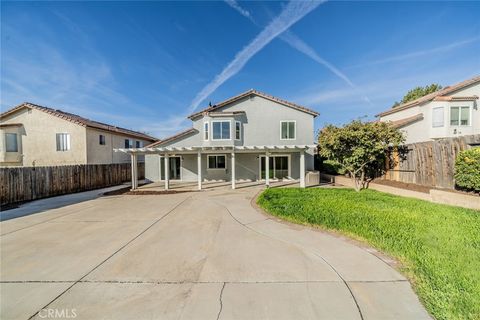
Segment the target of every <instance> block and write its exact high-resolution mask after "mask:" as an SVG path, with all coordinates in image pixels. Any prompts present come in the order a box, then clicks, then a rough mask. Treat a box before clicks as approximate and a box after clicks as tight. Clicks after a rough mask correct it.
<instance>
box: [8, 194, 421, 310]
mask: <svg viewBox="0 0 480 320" xmlns="http://www.w3.org/2000/svg"><path fill="white" fill-rule="evenodd" d="M258 190H259V189H255V188H246V189H242V190H236V191H231V190H225V189H219V190H211V191H205V192H197V193H191V194H176V195H162V196H118V197H105V198H100V199H96V200H92V201H88V202H84V203H81V204H77V205H72V206H68V207H64V208H60V209H55V210H51V211H50V212H45V213H44V214H42V215H41V216H30V217H23V218H19V219H14V220H10V221H5V222H2V223H1V224H0V226H1V227H2V229H3V230H2V233H3V234H4V235H2V237H1V249H2V266H1V274H0V279H1V282H2V283H1V290H2V292H1V293H2V297H6V298H5V299H2V302H1V303H2V305H1V310H2V311H1V318H2V319H9V318H11V319H14V318H15V319H18V318H25V319H28V318H29V317H30V316H33V317H36V318H38V319H40V318H41V315H42V314H41V313H40V314H38V312H39V311H40V312H42V309H43V308H46V309H54V310H70V311H71V310H73V309H74V310H75V314H76V319H96V318H104V319H133V318H135V319H144V318H149V319H151V318H161V319H268V318H270V319H429V316H428V314H427V313H426V311H425V310H424V308H423V306H422V305H421V304H420V302H419V301H418V299H417V297H416V295H415V294H414V293H413V291H412V289H411V287H410V284H409V282H408V281H407V280H406V279H405V278H404V277H403V276H402V275H400V274H399V273H398V272H397V271H395V270H394V269H393V268H392V267H391V266H389V265H388V264H386V263H385V262H383V261H382V260H381V259H379V258H377V257H376V256H375V255H373V254H371V253H369V252H367V251H366V250H364V249H362V248H360V247H357V246H355V245H353V244H352V243H350V242H348V241H346V240H344V239H341V238H338V237H334V236H332V235H329V234H326V233H324V232H321V231H317V230H311V229H309V228H306V227H302V226H297V225H287V224H284V223H279V222H277V221H275V220H273V219H269V218H268V217H266V216H264V215H263V214H261V213H259V212H257V211H256V209H255V208H253V207H252V206H251V204H250V201H251V200H252V198H253V197H254V195H255V194H256V193H257V192H258ZM5 230H7V231H8V232H7V233H5V232H4V231H5Z"/></svg>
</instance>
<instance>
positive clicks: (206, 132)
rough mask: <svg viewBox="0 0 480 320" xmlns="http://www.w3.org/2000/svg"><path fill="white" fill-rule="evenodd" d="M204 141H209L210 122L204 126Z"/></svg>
mask: <svg viewBox="0 0 480 320" xmlns="http://www.w3.org/2000/svg"><path fill="white" fill-rule="evenodd" d="M203 139H204V140H205V141H208V122H205V123H204V124H203Z"/></svg>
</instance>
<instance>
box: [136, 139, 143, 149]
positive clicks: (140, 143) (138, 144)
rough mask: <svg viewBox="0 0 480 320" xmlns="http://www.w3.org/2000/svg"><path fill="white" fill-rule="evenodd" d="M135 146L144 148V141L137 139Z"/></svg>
mask: <svg viewBox="0 0 480 320" xmlns="http://www.w3.org/2000/svg"><path fill="white" fill-rule="evenodd" d="M135 148H143V143H142V141H138V140H137V141H135Z"/></svg>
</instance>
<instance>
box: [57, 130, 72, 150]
mask: <svg viewBox="0 0 480 320" xmlns="http://www.w3.org/2000/svg"><path fill="white" fill-rule="evenodd" d="M68 150H70V134H68V133H57V151H68Z"/></svg>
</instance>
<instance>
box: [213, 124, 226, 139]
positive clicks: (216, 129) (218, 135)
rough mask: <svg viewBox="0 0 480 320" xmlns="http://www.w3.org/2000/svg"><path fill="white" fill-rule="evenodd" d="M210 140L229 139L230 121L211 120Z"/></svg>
mask: <svg viewBox="0 0 480 320" xmlns="http://www.w3.org/2000/svg"><path fill="white" fill-rule="evenodd" d="M212 140H230V121H229V120H226V121H212Z"/></svg>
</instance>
